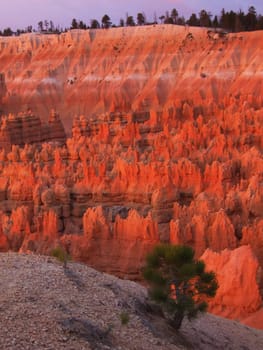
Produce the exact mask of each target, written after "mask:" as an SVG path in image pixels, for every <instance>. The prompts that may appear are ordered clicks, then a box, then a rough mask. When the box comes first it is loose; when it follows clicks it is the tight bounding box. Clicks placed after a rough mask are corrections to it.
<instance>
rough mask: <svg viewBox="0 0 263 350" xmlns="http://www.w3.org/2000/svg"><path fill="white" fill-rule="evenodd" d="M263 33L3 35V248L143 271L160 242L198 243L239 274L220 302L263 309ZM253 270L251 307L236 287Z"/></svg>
mask: <svg viewBox="0 0 263 350" xmlns="http://www.w3.org/2000/svg"><path fill="white" fill-rule="evenodd" d="M190 33H192V34H190ZM261 37H262V32H255V33H240V34H235V35H232V34H228V35H227V36H226V37H224V38H218V39H213V38H209V37H208V36H207V33H206V30H204V29H200V28H184V27H177V26H172V25H167V26H163V25H160V26H153V27H151V26H145V27H140V28H139V27H138V28H117V29H111V30H97V31H96V30H88V31H71V32H69V33H66V34H62V35H59V36H56V35H52V36H50V35H46V36H40V35H37V34H32V35H31V34H30V35H24V36H21V37H18V38H8V39H7V38H0V44H1V45H0V47H1V50H0V62H1V63H0V73H1V74H0V101H1V99H2V104H1V108H0V111H3V114H5V115H9V113H14V114H15V116H9V117H2V119H1V130H0V146H1V147H2V149H1V150H0V199H1V200H0V211H1V212H0V250H1V251H6V250H8V249H13V250H19V251H34V252H40V253H49V252H50V250H51V249H52V248H53V247H55V246H57V245H59V244H61V245H63V246H64V247H65V248H66V249H67V250H68V252H69V253H70V254H71V255H72V256H73V257H74V258H76V259H79V260H82V261H85V262H88V263H89V264H91V265H93V266H96V267H97V268H100V269H103V270H106V271H108V272H114V273H116V274H119V275H121V276H129V277H133V278H136V277H138V272H139V270H140V268H141V266H142V264H143V259H144V256H145V254H146V252H147V251H149V249H151V247H152V246H153V245H154V244H156V243H157V242H160V241H162V242H171V243H172V244H177V243H185V244H189V245H191V246H193V247H194V248H195V250H196V256H197V257H198V258H199V257H201V256H202V254H204V255H203V256H205V257H206V260H207V262H208V267H209V266H210V267H211V268H215V269H216V270H218V271H220V269H221V268H222V269H223V270H224V271H226V272H225V273H224V276H227V274H228V273H227V271H230V272H231V273H232V272H233V273H235V274H237V275H236V279H233V280H229V279H226V280H224V278H223V276H222V275H220V273H219V282H220V284H221V285H222V287H221V290H220V292H219V294H218V297H217V299H216V301H215V304H213V305H212V306H211V308H212V309H213V310H214V311H215V312H218V313H221V314H224V315H227V316H229V317H230V316H232V317H238V318H242V317H246V316H247V315H248V314H249V313H250V312H252V311H254V310H256V309H257V308H258V307H259V301H260V296H259V294H258V289H257V288H258V287H257V284H258V286H259V292H260V293H261V294H262V287H263V279H262V275H260V273H259V272H257V280H256V281H255V278H254V277H255V274H256V271H260V269H258V265H257V264H259V266H260V267H261V268H262V267H263V241H262V237H263V234H262V230H263V206H262V201H263V190H262V188H263V177H262V172H263V158H262V149H263V136H262V135H263V124H262V118H263V101H262V92H263V88H262V50H263V42H262V40H261V39H262V38H261ZM28 108H30V109H31V110H32V111H33V112H32V114H30V115H28V114H23V115H19V114H18V111H21V110H22V111H23V110H26V111H27V110H28ZM52 108H54V109H55V110H57V111H58V112H59V114H60V116H61V118H62V121H63V123H64V124H65V127H66V132H67V134H68V135H69V137H68V138H67V140H66V142H65V143H64V144H63V140H65V134H64V132H63V127H62V125H61V122H60V120H59V119H58V117H57V115H56V114H51V119H49V126H46V124H45V123H44V121H47V120H48V115H50V110H51V109H52ZM74 115H76V116H75V117H74V118H73V116H74ZM83 115H84V116H83ZM36 116H38V117H36ZM39 118H41V120H42V121H40V119H39ZM71 126H72V133H71ZM40 130H41V131H40ZM44 141H45V142H44ZM54 141H59V142H54ZM243 246H246V247H243ZM207 248H209V249H210V250H211V251H213V252H210V253H208V252H207ZM225 249H228V251H226V250H225ZM205 252H206V253H205ZM215 252H216V253H215ZM210 257H213V258H210ZM237 257H238V258H237ZM239 257H240V266H239V269H236V265H235V264H236V263H235V262H236V259H239ZM244 259H247V261H248V263H247V264H245V261H246V260H244ZM245 269H249V271H248V272H247V273H248V276H247V278H248V281H249V282H248V283H250V284H251V286H254V292H253V293H252V292H251V290H250V291H249V293H250V296H251V298H249V300H248V303H249V304H245V302H244V296H243V295H241V294H240V291H238V288H234V287H233V286H237V285H239V286H240V288H241V286H242V283H244V281H245V279H243V277H242V276H243V274H244V270H245ZM230 282H231V283H230ZM231 286H232V287H231ZM228 287H229V288H230V289H231V291H230V289H229V288H228ZM233 289H234V291H233ZM232 292H235V293H236V294H235V295H236V297H237V300H238V302H239V304H240V307H239V308H238V309H237V310H236V311H235V310H234V308H233V305H234V303H232V304H231V303H228V301H227V295H230V293H232ZM231 295H232V294H231ZM232 296H233V295H232ZM232 299H233V297H232ZM223 302H224V303H223ZM220 303H221V304H224V305H225V309H224V310H223V309H222V307H221V308H220V307H219V304H220Z"/></svg>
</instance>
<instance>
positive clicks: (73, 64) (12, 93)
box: [0, 25, 262, 130]
mask: <svg viewBox="0 0 263 350" xmlns="http://www.w3.org/2000/svg"><path fill="white" fill-rule="evenodd" d="M261 39H262V33H261V32H254V33H238V34H228V35H227V36H225V37H223V38H219V37H216V36H212V37H211V35H209V36H208V35H207V29H205V28H203V29H200V28H189V27H184V26H174V25H158V26H143V27H128V28H113V29H111V30H87V31H81V30H74V31H70V32H68V33H64V34H61V35H40V34H36V33H33V34H26V35H21V36H20V37H13V38H0V73H1V74H2V78H3V79H2V80H3V81H4V84H5V90H6V92H5V97H4V100H3V110H4V113H5V114H8V113H15V114H16V113H18V112H21V111H24V110H27V109H28V108H30V109H32V111H33V113H34V114H36V115H39V116H40V117H41V118H43V119H46V120H47V118H48V116H49V112H50V109H52V108H53V109H56V110H57V111H58V112H59V114H60V115H61V117H62V118H63V119H62V120H63V122H64V124H65V127H66V128H67V130H70V127H71V125H72V116H73V115H81V114H84V115H91V114H101V113H104V112H129V111H130V110H135V111H137V110H144V111H148V110H149V109H153V110H157V111H159V110H162V109H163V108H164V107H167V108H168V107H170V106H174V105H176V101H178V99H179V100H181V99H183V100H186V99H191V100H193V101H194V104H195V105H196V106H197V107H198V106H200V105H205V106H204V108H206V109H208V108H209V106H210V102H211V101H216V102H218V103H220V102H221V100H222V98H223V97H224V96H225V95H227V96H229V95H232V96H233V98H235V97H238V96H239V95H245V96H246V97H247V96H248V95H250V94H251V95H254V96H257V103H262V94H261V91H262V90H261V82H262V70H261V67H262V66H261V64H262V59H261V57H262V43H261V42H262V40H261ZM226 92H227V93H226ZM196 113H197V112H196Z"/></svg>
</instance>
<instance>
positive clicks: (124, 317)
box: [120, 311, 130, 326]
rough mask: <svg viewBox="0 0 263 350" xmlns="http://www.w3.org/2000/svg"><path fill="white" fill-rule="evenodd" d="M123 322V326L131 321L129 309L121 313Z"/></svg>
mask: <svg viewBox="0 0 263 350" xmlns="http://www.w3.org/2000/svg"><path fill="white" fill-rule="evenodd" d="M120 320H121V324H122V325H123V326H125V325H127V324H128V323H129V321H130V316H129V314H128V312H127V311H122V312H121V314H120Z"/></svg>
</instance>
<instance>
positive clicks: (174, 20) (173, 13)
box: [171, 9, 178, 24]
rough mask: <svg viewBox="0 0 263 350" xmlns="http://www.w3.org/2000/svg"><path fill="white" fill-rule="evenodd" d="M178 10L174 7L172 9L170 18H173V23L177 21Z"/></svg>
mask: <svg viewBox="0 0 263 350" xmlns="http://www.w3.org/2000/svg"><path fill="white" fill-rule="evenodd" d="M177 17H178V11H177V10H176V9H172V12H171V18H172V19H173V23H174V24H176V23H177Z"/></svg>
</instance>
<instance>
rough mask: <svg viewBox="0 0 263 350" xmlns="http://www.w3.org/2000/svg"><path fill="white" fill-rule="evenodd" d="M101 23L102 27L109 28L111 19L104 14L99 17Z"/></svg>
mask: <svg viewBox="0 0 263 350" xmlns="http://www.w3.org/2000/svg"><path fill="white" fill-rule="evenodd" d="M101 25H102V28H110V26H111V20H110V17H109V16H108V15H104V16H103V17H102V19H101Z"/></svg>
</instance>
